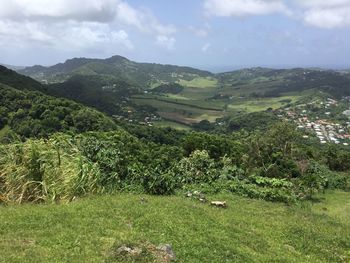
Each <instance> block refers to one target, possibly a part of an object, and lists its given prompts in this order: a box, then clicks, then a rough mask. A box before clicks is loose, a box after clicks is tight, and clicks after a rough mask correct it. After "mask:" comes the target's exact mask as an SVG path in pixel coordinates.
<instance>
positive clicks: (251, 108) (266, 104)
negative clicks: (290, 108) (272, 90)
mask: <svg viewBox="0 0 350 263" xmlns="http://www.w3.org/2000/svg"><path fill="white" fill-rule="evenodd" d="M300 98H301V96H292V95H290V96H281V97H276V98H250V99H242V100H240V101H236V102H234V103H232V104H229V105H228V108H229V110H236V111H237V110H239V111H244V112H247V113H249V112H257V111H264V110H266V109H268V108H272V109H278V108H280V107H282V106H284V105H285V103H284V102H283V100H286V99H289V100H291V103H294V102H296V101H297V100H298V99H300Z"/></svg>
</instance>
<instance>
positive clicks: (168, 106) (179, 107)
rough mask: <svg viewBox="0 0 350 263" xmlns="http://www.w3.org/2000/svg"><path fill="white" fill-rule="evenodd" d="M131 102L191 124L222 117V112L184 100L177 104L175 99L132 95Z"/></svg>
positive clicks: (170, 118) (177, 120) (174, 119)
mask: <svg viewBox="0 0 350 263" xmlns="http://www.w3.org/2000/svg"><path fill="white" fill-rule="evenodd" d="M133 102H135V103H136V104H139V105H145V104H146V105H150V106H152V107H155V108H156V109H157V110H158V113H159V115H160V116H161V117H163V118H165V119H167V120H170V121H174V122H177V123H183V124H191V123H196V122H199V121H201V120H205V119H208V120H210V121H215V119H216V118H219V117H222V116H223V112H222V111H219V110H212V109H210V108H208V109H205V108H204V107H203V108H199V107H200V106H197V105H195V104H194V105H191V104H190V103H189V102H187V101H186V103H184V104H179V103H177V102H176V101H171V100H166V99H162V100H159V99H157V98H149V97H147V98H146V97H145V98H140V97H137V98H136V97H134V98H133ZM180 103H181V102H180Z"/></svg>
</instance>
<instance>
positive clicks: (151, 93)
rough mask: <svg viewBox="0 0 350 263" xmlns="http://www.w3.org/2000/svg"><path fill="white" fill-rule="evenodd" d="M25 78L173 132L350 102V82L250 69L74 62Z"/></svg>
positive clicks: (335, 76) (37, 69)
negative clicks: (324, 101) (322, 100)
mask: <svg viewBox="0 0 350 263" xmlns="http://www.w3.org/2000/svg"><path fill="white" fill-rule="evenodd" d="M19 72H21V73H23V74H26V75H29V76H31V77H34V78H36V79H37V80H39V81H41V82H48V83H51V82H55V83H54V84H51V85H49V86H48V91H47V93H48V94H50V95H54V96H58V97H65V98H69V99H72V100H74V101H77V102H80V103H84V104H86V105H89V106H91V107H95V108H97V109H99V110H101V111H103V112H105V113H108V114H111V115H118V116H123V118H126V120H129V121H135V120H137V121H142V122H143V120H144V119H145V118H151V115H158V116H160V117H162V118H163V120H165V121H167V123H168V124H169V121H170V122H172V123H173V124H171V123H170V124H171V125H172V126H174V127H175V126H178V125H179V124H185V125H192V124H195V123H199V122H200V121H203V120H208V121H210V122H212V123H213V122H215V121H216V119H218V118H227V117H230V116H235V115H237V114H242V113H252V112H261V111H266V110H267V109H270V110H271V109H272V110H274V109H278V108H281V107H284V106H286V105H289V104H295V103H297V102H298V101H301V100H304V99H305V98H311V97H313V96H317V95H318V94H319V93H320V92H323V93H324V94H325V95H324V96H329V97H334V98H341V97H343V96H349V95H350V75H349V74H345V73H343V72H338V71H332V70H322V69H303V68H294V69H269V68H249V69H242V70H236V71H232V72H225V73H219V74H213V73H210V72H207V71H202V70H197V69H194V68H189V67H179V66H173V65H160V64H151V63H137V62H133V61H130V60H128V59H127V58H124V57H121V56H113V57H111V58H107V59H89V58H74V59H70V60H67V61H66V62H64V63H60V64H57V65H54V66H52V67H42V66H34V67H29V68H25V69H24V70H21V71H19ZM128 112H129V113H130V112H133V113H136V114H131V115H130V114H128ZM156 112H157V114H156ZM139 113H140V114H139ZM157 118H158V117H157ZM164 123H165V122H164ZM156 124H159V125H162V122H159V123H156Z"/></svg>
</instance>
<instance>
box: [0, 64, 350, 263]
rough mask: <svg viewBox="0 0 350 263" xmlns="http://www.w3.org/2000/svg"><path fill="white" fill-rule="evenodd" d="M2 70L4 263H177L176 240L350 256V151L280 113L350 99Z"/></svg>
mask: <svg viewBox="0 0 350 263" xmlns="http://www.w3.org/2000/svg"><path fill="white" fill-rule="evenodd" d="M119 59H121V58H119ZM113 61H114V60H113ZM122 61H124V60H123V59H122ZM73 62H74V63H73ZM75 62H77V63H75ZM124 62H125V61H124ZM94 63H95V62H94ZM111 63H113V62H112V61H111ZM118 63H119V61H118ZM60 66H62V65H60ZM77 66H78V67H81V63H80V62H79V61H72V63H71V68H75V67H77ZM155 67H157V66H155ZM1 74H2V75H3V77H2V79H3V82H4V83H1V82H0V233H1V240H0V251H1V256H0V262H2V261H3V262H61V261H66V262H81V261H83V262H159V263H164V262H170V258H169V256H168V255H167V254H166V253H165V252H164V251H163V250H161V249H159V248H157V247H158V246H159V245H160V244H168V243H169V244H171V247H172V249H173V251H174V253H175V254H176V258H177V259H176V260H174V262H223V261H228V262H235V261H237V262H270V261H276V260H277V261H282V262H348V261H349V257H350V255H349V249H350V239H349V236H350V233H349V229H350V227H349V220H348V219H349V202H348V200H349V194H348V192H347V191H348V190H349V171H350V163H349V159H350V152H349V150H348V148H347V146H346V145H345V144H344V145H343V144H342V145H340V144H338V145H336V144H320V143H319V142H318V141H316V138H309V137H308V136H306V137H305V135H304V133H303V131H302V130H301V129H297V124H296V123H295V122H293V121H289V120H284V119H283V116H284V115H281V116H282V118H281V117H279V116H278V115H277V114H278V113H280V114H285V115H288V114H299V112H300V113H302V112H303V111H304V110H303V109H304V108H305V109H306V108H307V109H309V108H310V109H312V110H310V112H311V113H310V118H311V117H312V116H313V115H316V114H318V113H317V111H316V110H318V108H320V109H321V110H322V111H326V110H329V111H332V112H329V115H331V114H333V113H334V114H338V115H339V114H341V113H340V111H341V110H344V109H345V107H347V105H348V104H347V103H348V101H347V100H346V99H345V98H344V99H343V100H341V101H340V100H339V102H338V101H336V100H332V99H329V98H328V95H329V94H328V93H325V92H320V91H319V90H317V89H316V90H315V89H313V90H305V91H302V92H300V93H297V92H295V91H294V92H290V93H283V94H281V95H280V97H265V95H264V96H262V97H260V95H259V94H253V95H245V96H244V97H234V98H230V97H227V96H225V95H224V94H220V92H219V93H218V90H221V89H222V90H227V89H228V88H227V87H226V88H223V87H220V86H216V84H215V85H214V81H213V79H212V78H213V77H212V76H202V77H198V76H197V77H195V81H192V82H191V80H188V81H189V82H191V83H192V84H191V85H189V86H187V87H186V86H182V85H180V84H176V85H175V84H173V85H170V84H161V85H158V87H159V86H160V87H159V89H158V90H157V88H156V91H157V93H155V92H152V90H151V89H150V88H149V89H147V90H146V92H145V91H144V90H142V91H140V90H139V89H138V88H137V87H135V86H133V85H131V84H130V83H129V82H126V81H123V80H121V79H120V78H118V79H112V78H111V77H110V76H108V77H106V76H105V75H101V74H96V75H75V76H71V77H70V78H69V79H68V80H67V81H65V82H63V83H56V84H52V85H42V84H39V83H38V82H36V81H34V80H32V79H30V78H28V77H23V76H21V75H18V74H16V73H15V72H12V71H8V70H6V69H5V70H4V73H1ZM1 74H0V76H1ZM9 76H10V77H9ZM173 76H174V75H173ZM199 78H201V79H202V80H201V81H199V80H198V79H199ZM0 79H1V78H0ZM204 79H205V81H203V80H204ZM109 81H111V82H109ZM206 81H207V82H206ZM177 82H179V80H177ZM203 83H210V84H208V85H209V86H208V87H206V85H207V84H205V85H204V84H203ZM217 83H219V82H217ZM10 85H11V86H10ZM217 85H219V84H217ZM43 87H44V88H43ZM259 87H260V86H257V87H256V88H259ZM251 89H253V86H251ZM42 91H43V92H42ZM134 91H135V93H133V92H134ZM164 91H165V92H172V93H164ZM174 93H175V94H174ZM48 94H53V95H55V96H50V95H48ZM315 94H318V95H319V96H318V97H317V96H314V95H315ZM62 97H64V98H62ZM67 98H70V99H72V100H75V101H77V102H73V101H72V100H69V99H67ZM310 98H312V99H313V100H317V101H318V100H319V101H318V102H317V101H315V102H312V103H310V104H309V105H307V103H309V102H310V101H311V100H310ZM322 100H323V101H322ZM297 101H299V102H303V103H304V106H303V107H304V108H302V107H300V105H299V104H297V105H294V104H293V103H294V102H297ZM78 102H81V103H84V104H81V103H78ZM114 103H115V104H114ZM235 103H236V104H235ZM239 103H241V105H242V106H240V107H243V108H240V107H238V106H237V108H234V109H232V106H231V105H240V104H239ZM321 103H323V104H321ZM327 104H328V105H329V106H327ZM331 104H332V105H331ZM120 105H122V106H120ZM134 105H135V106H134ZM143 105H152V107H153V108H156V109H158V114H159V115H162V116H164V117H163V119H162V120H160V119H159V118H158V116H157V115H156V114H150V109H153V108H149V107H148V108H147V107H144V106H143ZM281 105H282V106H283V107H284V109H281V110H279V111H274V108H279V107H280V106H281ZM288 105H289V106H288ZM321 105H322V107H321ZM336 105H338V106H336ZM88 106H93V107H95V108H97V109H101V110H103V111H105V112H107V113H109V114H113V112H114V111H116V110H118V109H122V110H124V108H125V109H127V110H128V113H129V112H130V113H131V114H133V111H135V114H140V113H145V114H146V117H145V118H144V121H143V122H141V123H140V122H139V121H137V120H138V119H136V117H135V115H133V116H131V117H130V116H127V117H125V119H122V118H121V119H119V117H121V116H114V118H111V117H109V116H107V115H105V114H104V113H101V112H100V111H98V110H96V109H93V108H89V107H88ZM298 106H299V107H298ZM118 107H121V108H118ZM244 107H246V108H247V109H245V108H244ZM265 107H269V109H268V110H264V108H265ZM286 107H290V108H289V109H288V110H285V108H286ZM308 107H309V108H308ZM326 107H327V108H326ZM248 108H249V109H248ZM293 110H294V111H295V113H294V112H292V111H293ZM261 111H262V112H261ZM247 112H248V113H247ZM276 112H277V114H276ZM306 112H307V111H306ZM302 114H304V113H302ZM325 115H326V114H325ZM296 116H297V117H298V115H296ZM320 116H321V115H320ZM322 116H323V115H322ZM297 117H296V118H297ZM142 118H143V116H142V115H139V119H142ZM184 118H186V119H184ZM217 118H219V119H218V120H217V121H216V122H215V124H214V123H210V122H209V121H205V120H210V121H213V122H214V121H215V120H216V119H217ZM315 118H316V116H315ZM116 119H118V125H117V124H116V121H117V120H116ZM164 119H165V120H164ZM201 120H202V121H201ZM203 120H204V121H203ZM342 121H343V122H344V123H345V122H346V121H347V119H346V117H345V116H343V118H342ZM157 122H158V123H159V126H162V124H164V123H173V122H176V123H177V125H178V126H179V127H180V128H181V130H176V129H172V128H169V127H167V128H159V127H154V126H156V125H153V124H154V123H157ZM195 122H198V123H197V124H195V125H193V124H194V123H195ZM178 123H186V124H192V125H193V126H192V127H193V128H194V130H187V129H185V128H186V127H187V126H186V127H184V126H183V125H180V124H178ZM141 124H142V125H141ZM203 131H206V132H203ZM343 132H345V130H343ZM212 201H221V202H224V203H220V202H219V203H214V204H212V203H211V202H212ZM220 206H221V207H220ZM123 246H124V249H126V250H124V251H122V252H120V247H123ZM128 251H129V252H128ZM130 251H131V252H130Z"/></svg>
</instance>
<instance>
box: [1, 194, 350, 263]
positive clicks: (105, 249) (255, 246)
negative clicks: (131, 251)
mask: <svg viewBox="0 0 350 263" xmlns="http://www.w3.org/2000/svg"><path fill="white" fill-rule="evenodd" d="M142 197H144V198H145V199H146V201H145V202H141V201H140V199H141V198H142ZM349 197H350V193H349V192H330V193H327V194H326V195H322V197H321V198H322V200H320V202H318V203H314V204H311V203H303V204H302V205H291V206H287V205H285V204H280V203H271V202H265V201H259V200H252V199H246V198H242V197H238V196H234V195H231V194H230V195H226V194H222V195H217V196H212V197H210V200H213V199H218V200H226V201H227V202H228V208H227V209H219V208H215V207H211V206H209V204H202V203H199V202H198V201H196V200H192V199H188V198H185V197H182V196H170V197H157V196H144V195H143V196H140V195H131V194H118V195H114V196H95V197H90V198H83V199H80V200H76V201H74V202H72V203H68V204H57V205H55V204H48V205H46V204H43V205H33V204H24V205H13V206H2V207H0V236H1V240H0V262H124V261H121V260H120V259H117V258H115V257H114V256H113V251H115V249H116V247H118V246H120V245H122V244H125V243H126V244H140V245H141V244H154V245H156V246H157V245H159V244H160V243H170V244H172V247H173V250H174V252H175V254H176V256H177V261H176V262H201V263H203V262H349V260H350V220H349V219H350V201H349V200H350V198H349ZM125 262H158V261H152V260H151V259H150V258H149V257H147V258H144V259H142V258H141V261H133V260H130V261H125Z"/></svg>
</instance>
